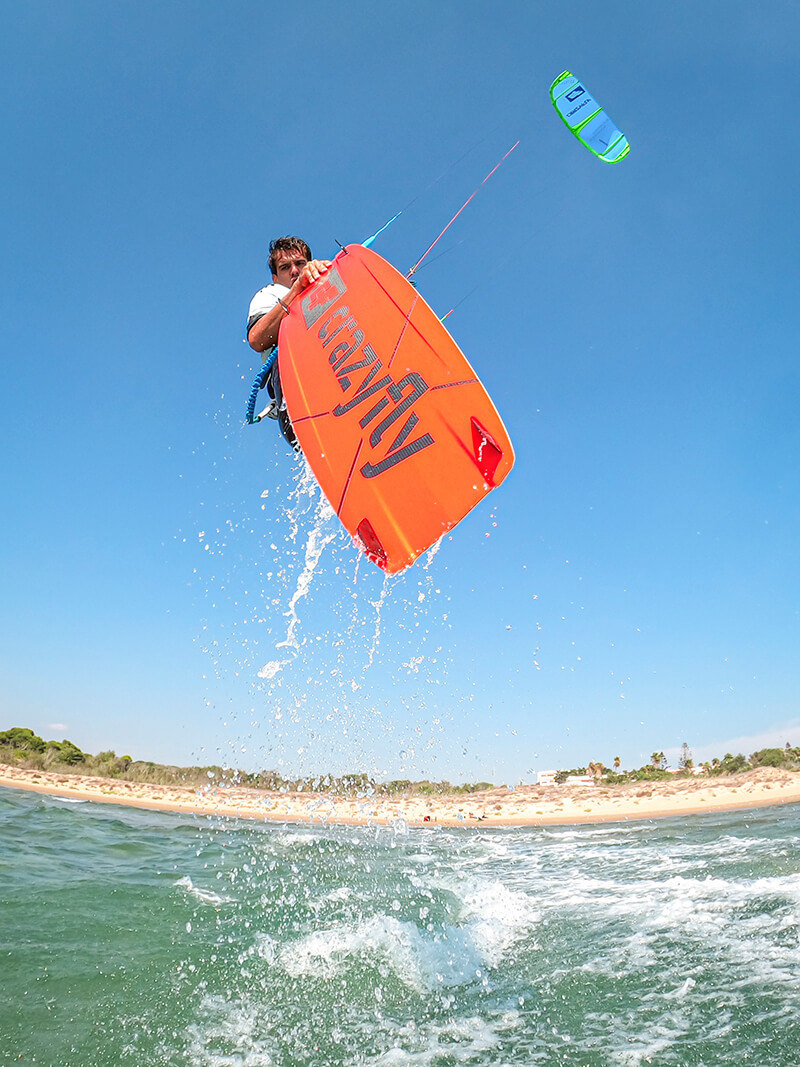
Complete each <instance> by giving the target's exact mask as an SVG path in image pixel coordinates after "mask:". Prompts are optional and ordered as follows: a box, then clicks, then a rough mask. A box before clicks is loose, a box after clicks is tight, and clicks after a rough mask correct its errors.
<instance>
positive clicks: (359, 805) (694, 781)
mask: <svg viewBox="0 0 800 1067" xmlns="http://www.w3.org/2000/svg"><path fill="white" fill-rule="evenodd" d="M0 786H7V787H10V788H13V789H27V790H33V791H35V792H38V793H46V794H49V795H51V796H58V797H66V798H72V799H74V800H92V801H100V802H104V803H108V804H127V805H131V806H132V807H137V808H149V809H152V810H157V811H174V812H186V813H192V814H197V815H216V816H222V817H227V818H235V819H258V820H261V821H269V822H273V821H274V822H306V823H308V822H310V823H325V822H331V823H342V824H347V825H367V824H370V823H377V824H380V825H388V824H391V823H396V822H398V821H399V820H402V821H403V822H405V823H407V824H408V825H410V826H476V825H481V826H553V825H569V824H574V823H602V822H624V821H626V820H629V819H655V818H667V817H670V816H679V815H689V814H697V813H700V812H706V811H733V810H735V809H737V808H760V807H766V806H768V805H773V804H792V803H800V773H798V774H794V773H792V772H791V771H784V770H778V769H775V768H771V767H765V768H761V769H758V770H752V771H746V772H745V773H743V774H738V775H731V776H728V777H720V778H691V779H678V780H672V781H662V782H634V783H630V784H626V785H616V786H604V785H558V786H555V785H551V786H536V785H520V786H517V787H516V788H514V789H508V788H506V787H505V786H503V787H500V788H497V789H489V790H485V791H484V792H481V793H472V794H469V795H455V796H435V797H427V796H409V797H402V796H395V797H391V798H385V797H367V798H356V797H344V796H332V795H330V794H324V793H302V792H300V793H269V792H265V791H262V790H256V789H246V788H243V787H219V786H216V787H209V788H207V789H206V790H202V791H198V790H196V789H192V788H188V787H184V786H174V785H163V786H157V785H149V784H146V783H141V782H126V781H120V780H118V779H111V778H90V777H82V776H80V775H76V774H58V773H53V772H49V771H37V770H24V769H21V768H17V767H11V766H7V765H5V764H0Z"/></svg>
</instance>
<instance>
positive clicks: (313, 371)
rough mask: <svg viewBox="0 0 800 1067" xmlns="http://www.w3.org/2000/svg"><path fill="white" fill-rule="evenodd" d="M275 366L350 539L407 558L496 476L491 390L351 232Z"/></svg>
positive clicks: (500, 448) (383, 561) (291, 327)
mask: <svg viewBox="0 0 800 1067" xmlns="http://www.w3.org/2000/svg"><path fill="white" fill-rule="evenodd" d="M279 349H280V357H279V361H280V374H281V385H282V388H283V393H284V396H285V398H286V406H287V408H288V411H289V415H290V417H291V420H292V426H293V427H294V431H295V433H296V435H297V439H298V442H299V444H300V447H301V448H302V450H303V454H304V455H305V457H306V459H307V460H308V463H309V465H310V466H311V469H312V471H313V472H314V475H315V477H316V478H317V480H318V482H319V484H320V486H321V487H322V491H323V492H324V494H325V496H326V497H327V499H328V501H329V502H330V504H331V506H332V507H333V509H334V510H335V511H336V514H337V515H338V516H339V518H340V519H341V521H342V522H343V523H344V525H345V527H346V528H347V530H348V531H349V532H350V534H351V535H352V536H353V538H354V539H355V541H356V542H357V544H358V545H359V546H360V547H361V548H362V549H363V551H364V552H365V553H366V554H367V556H369V558H370V559H371V560H372V561H373V562H374V563H376V564H377V565H378V566H379V567H382V568H383V569H384V570H386V571H389V572H390V573H394V572H395V571H400V570H403V569H404V568H405V567H408V566H409V565H410V564H412V563H413V562H414V560H415V559H417V557H418V556H420V555H421V554H422V553H423V552H424V551H425V550H426V549H428V548H430V547H431V545H433V544H435V542H436V541H438V539H439V538H440V537H441V536H442V535H443V534H444V533H446V532H447V531H448V530H451V529H452V528H453V527H454V526H455V525H456V523H458V522H460V521H461V519H463V518H464V516H465V515H466V514H467V513H468V512H469V511H471V510H472V508H474V507H475V505H476V504H477V503H478V502H479V501H480V500H481V499H482V498H483V497H484V496H486V494H487V493H489V492H491V490H492V489H494V488H495V487H496V486H498V485H499V484H500V483H501V482H502V481H503V479H504V478H505V477H506V475H507V474H508V472H509V471H510V470H511V468H512V466H513V464H514V450H513V448H512V446H511V441H510V440H509V437H508V434H507V433H506V429H505V427H504V426H503V423H502V420H501V418H500V416H499V415H498V413H497V410H496V409H495V406H494V404H493V403H492V401H491V399H490V397H489V395H488V393H487V392H486V390H485V389H484V387H483V386H482V385H481V383H480V382H479V381H478V379H477V377H476V375H475V372H474V371H473V369H472V367H470V365H469V363H468V362H467V360H466V359H465V357H464V355H463V354H462V352H461V351H460V349H459V348H458V346H457V345H456V343H455V341H454V340H453V339H452V337H451V336H450V334H449V333H448V332H447V330H446V329H445V327H444V326H443V325H442V323H441V322H440V321H439V319H438V318H437V316H436V315H435V313H434V312H433V311H432V310H431V308H430V307H428V305H427V304H426V303H425V301H424V300H423V299H422V297H421V296H420V295H419V293H418V292H417V290H416V289H415V288H414V287H413V286H412V285H411V284H410V283H409V282H408V281H406V279H405V278H404V277H403V275H402V274H400V273H399V272H398V271H396V270H395V269H394V267H393V266H391V264H389V263H387V262H386V260H385V259H382V258H381V257H380V256H379V255H377V253H375V252H373V251H371V250H370V249H368V248H364V247H363V246H361V245H348V247H347V248H345V249H343V250H342V251H341V252H340V253H339V255H337V257H336V259H335V260H334V261H333V265H332V266H331V267H330V268H329V269H328V271H327V272H326V273H325V274H324V275H323V276H322V277H321V278H320V279H319V280H318V281H317V282H315V283H314V284H313V285H312V286H310V287H309V288H308V289H307V290H306V292H305V293H304V294H303V296H301V297H300V298H299V299H297V300H296V301H295V302H294V303H293V304H292V305H291V309H290V311H289V314H288V315H286V316H285V318H284V319H283V322H282V323H281V328H280V336H279Z"/></svg>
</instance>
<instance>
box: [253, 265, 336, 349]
mask: <svg viewBox="0 0 800 1067" xmlns="http://www.w3.org/2000/svg"><path fill="white" fill-rule="evenodd" d="M330 265H331V260H329V259H312V260H311V261H310V262H309V263H306V265H305V266H304V267H303V270H302V271H301V273H300V275H299V277H298V278H297V280H296V281H295V282H294V284H293V285H292V287H291V289H290V290H289V292H288V293H287V294H286V296H284V297H282V299H281V301H280V302H279V303H277V304H276V305H275V307H274V308H273V309H272V310H271V311H268V312H267V313H266V315H262V316H261V318H260V319H258V320H257V321H256V322H254V323H253V325H252V326H251V327H250V329H249V330H248V331H247V343H248V344H249V345H250V347H251V348H252V349H254V350H255V351H256V352H265V351H266V350H267V349H268V348H273V347H274V346H275V345H276V344H277V343H278V332H279V331H280V327H281V322H282V321H283V318H284V316H285V314H286V308H288V307H289V305H290V304H291V303H292V301H294V300H296V299H297V297H298V296H299V295H300V294H301V293H302V292H303V290H304V289H307V288H308V286H309V285H313V284H314V282H315V281H316V280H317V279H318V278H320V277H321V276H322V275H323V274H324V273H325V271H326V270H327V269H328V267H329V266H330Z"/></svg>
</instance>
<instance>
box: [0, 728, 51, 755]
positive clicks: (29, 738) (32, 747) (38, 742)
mask: <svg viewBox="0 0 800 1067" xmlns="http://www.w3.org/2000/svg"><path fill="white" fill-rule="evenodd" d="M0 745H8V746H9V748H26V749H28V751H29V752H44V750H45V748H46V745H45V742H44V741H43V740H42V738H41V737H39V736H38V734H35V733H34V732H33V730H29V729H27V727H24V726H14V727H13V728H12V729H11V730H3V732H2V733H0Z"/></svg>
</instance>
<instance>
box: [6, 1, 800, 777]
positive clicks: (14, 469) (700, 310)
mask: <svg viewBox="0 0 800 1067" xmlns="http://www.w3.org/2000/svg"><path fill="white" fill-rule="evenodd" d="M799 39H800V5H798V4H797V3H795V2H793V0H770V3H769V4H765V5H756V4H754V3H751V2H750V0H704V2H702V3H700V2H695V0H692V2H686V0H676V2H672V3H669V4H666V3H663V4H656V3H640V2H638V0H605V2H603V3H594V4H587V3H586V2H585V0H583V2H580V3H578V2H573V0H557V2H556V0H519V2H505V3H503V2H501V3H497V4H493V5H487V4H485V3H483V2H477V0H476V2H473V0H459V2H456V0H441V2H439V3H437V4H432V3H430V2H429V0H410V2H406V3H403V4H397V5H389V4H374V3H366V2H358V3H348V2H343V3H340V4H329V3H322V2H320V0H309V2H305V3H303V4H296V5H288V4H284V5H278V4H274V3H266V2H261V3H257V2H250V0H237V2H232V3H225V4H222V3H210V2H206V0H192V2H176V3H162V2H158V3H154V2H147V0H145V2H142V0H136V2H135V3H134V2H127V0H123V2H120V3H116V4H113V5H109V4H107V3H100V2H87V0H76V2H74V3H70V4H60V3H52V2H51V3H44V2H36V0H32V2H27V3H25V4H18V5H6V6H5V7H4V10H3V15H2V33H0V85H2V107H0V114H1V115H2V120H1V121H2V126H3V145H4V162H3V197H2V205H3V216H4V217H3V226H2V239H3V245H4V249H5V254H4V262H5V268H6V269H5V272H4V273H5V281H4V284H3V286H2V288H0V321H1V322H2V348H3V368H4V370H3V374H4V388H3V398H4V403H3V419H2V423H1V424H0V433H2V438H3V444H4V462H3V466H2V482H3V486H2V499H3V511H4V521H3V523H2V527H1V528H0V544H1V545H2V560H3V580H2V628H3V640H2V642H0V667H1V668H2V677H3V684H2V721H0V727H10V726H12V725H29V726H32V727H33V728H34V729H36V730H37V731H38V732H40V733H42V734H44V735H45V736H47V737H52V736H55V737H62V736H69V737H70V738H71V739H72V740H73V741H75V742H76V743H77V744H79V745H80V746H81V747H83V748H85V749H87V750H89V751H93V752H96V751H98V750H100V749H104V748H114V749H116V750H117V752H118V753H122V752H129V753H130V754H132V755H133V756H134V757H137V758H143V757H149V758H154V759H157V760H161V761H175V762H179V763H190V762H198V761H203V762H205V761H209V762H211V761H214V762H217V761H220V760H223V761H226V762H230V763H233V764H237V765H244V766H247V767H258V766H269V767H274V766H280V767H282V768H283V769H285V770H287V771H291V772H292V773H295V772H298V773H299V772H302V773H311V772H314V771H320V770H327V769H331V770H335V771H344V770H352V769H363V770H367V771H369V772H370V773H375V774H378V775H380V776H387V775H389V776H398V775H400V776H410V777H422V776H425V775H429V774H430V775H433V776H435V777H450V778H453V779H459V780H463V779H469V780H474V779H477V778H488V779H490V780H493V781H512V780H519V779H521V778H529V777H530V776H531V774H532V773H533V772H534V771H535V770H536V769H543V768H546V767H553V766H576V765H581V764H584V763H585V762H586V761H587V760H589V759H602V760H604V761H605V762H606V763H610V762H611V760H612V759H613V758H614V756H615V755H620V756H621V757H622V760H623V764H625V765H626V766H630V765H639V764H640V763H642V762H644V761H645V760H646V759H647V758H648V757H649V755H650V753H651V752H652V751H653V750H654V749H664V750H666V751H668V752H673V753H674V751H675V750H677V748H678V747H679V746H680V744H681V743H682V742H683V741H687V742H688V743H689V744H690V746H691V747H692V749H693V752H694V756H695V759H701V758H704V757H707V756H710V755H713V754H719V755H721V754H723V753H724V751H725V750H726V749H732V750H734V751H738V750H740V749H741V750H744V751H752V750H753V749H754V748H757V747H760V746H761V745H762V744H766V743H778V744H783V743H784V742H785V741H787V740H789V741H791V742H792V743H794V744H800V712H799V711H798V704H797V695H798V670H797V663H798V636H799V635H798V630H799V629H800V628H799V627H798V608H800V592H799V590H798V562H797V551H798V550H797V546H798V543H800V521H799V516H798V503H797V500H798V488H799V486H798V481H799V479H798V468H799V467H800V464H799V463H798V418H797V406H798V358H797V352H798V343H797V334H798V312H797V307H798V297H797V293H798V290H799V289H800V286H799V285H798V281H799V279H798V255H797V250H798V247H800V213H799V212H798V211H797V207H796V201H797V185H798V175H799V174H800V146H799V145H798V140H797V138H796V136H794V132H793V126H792V117H793V114H794V109H793V98H794V92H795V83H796V73H797V41H798V40H799ZM565 68H569V69H571V70H573V71H575V72H576V73H577V74H578V75H579V76H580V77H582V78H583V79H585V81H586V84H587V85H588V87H589V89H590V90H591V91H592V92H593V93H594V94H595V95H596V96H597V98H598V99H599V100H600V101H601V103H603V104H604V106H605V107H606V108H607V110H608V112H609V113H610V115H611V116H612V118H613V119H614V120H615V121H616V122H617V123H618V124H619V125H620V126H621V127H622V128H623V129H624V131H625V132H626V134H627V135H628V138H629V140H630V142H631V145H632V151H631V154H630V156H629V157H628V158H627V159H626V160H625V161H623V163H621V164H619V165H617V166H607V165H604V164H603V163H600V162H599V161H597V160H595V159H594V158H593V157H592V156H591V155H590V154H589V153H588V152H586V150H585V149H583V148H582V147H581V146H580V145H579V144H578V143H577V142H576V141H575V140H574V139H573V138H572V137H571V135H570V134H569V133H568V131H567V130H566V129H565V128H564V127H563V125H562V124H561V122H560V120H559V119H558V118H557V116H556V115H555V113H554V111H553V110H552V107H551V105H550V102H549V97H548V87H549V85H550V82H551V81H552V80H553V79H554V78H555V77H556V76H557V75H558V74H559V73H560V72H561V71H562V70H563V69H565ZM517 138H520V139H521V144H520V146H519V148H518V149H517V150H516V151H515V152H514V153H513V154H512V156H511V157H510V158H509V159H508V160H507V161H506V163H505V164H504V165H503V167H502V168H501V169H500V171H498V173H497V174H496V175H495V176H494V178H492V180H491V182H490V183H489V184H487V185H486V186H485V187H484V188H483V189H482V191H481V193H480V195H479V196H478V197H477V198H476V199H475V200H474V201H473V203H472V204H471V205H470V207H469V208H468V209H467V211H465V213H464V214H463V215H462V216H461V218H460V219H459V220H458V222H457V223H456V224H455V225H454V226H453V227H452V228H451V230H450V231H449V232H448V234H447V236H446V238H444V239H443V240H442V241H441V242H440V243H439V245H438V246H437V249H436V252H435V253H433V254H432V255H431V256H430V257H429V258H428V260H427V261H426V263H425V266H424V268H423V269H422V270H421V271H420V273H419V275H418V283H419V287H420V291H421V292H422V293H423V295H424V296H425V297H426V299H427V300H428V302H429V303H430V304H431V305H432V306H433V307H434V308H435V309H436V310H438V311H439V312H440V313H441V314H444V312H446V311H447V310H449V309H450V308H451V307H453V306H454V305H457V307H456V311H455V313H454V314H453V315H452V316H451V317H450V318H449V319H448V325H449V326H450V328H451V331H452V333H453V334H454V336H455V338H456V340H457V341H458V342H459V344H460V345H461V347H462V348H463V350H464V351H465V353H466V355H467V357H468V358H469V359H470V361H471V362H472V363H473V365H474V366H475V367H476V369H477V370H478V372H479V374H480V375H481V377H482V378H483V380H484V381H485V383H486V385H487V387H488V389H489V391H490V393H491V394H492V396H493V398H494V399H495V402H496V404H497V406H498V408H499V410H500V412H501V414H502V415H503V417H504V419H505V421H506V424H507V426H508V428H509V431H510V433H511V437H512V440H513V441H514V444H515V447H516V451H517V464H516V467H515V469H514V471H513V472H512V474H511V476H510V477H509V479H508V480H507V482H506V483H505V484H504V485H503V486H502V487H501V488H500V489H499V490H498V491H497V492H495V493H494V494H493V495H492V496H491V497H490V498H489V499H488V500H487V501H486V502H485V503H484V504H483V505H482V506H481V507H480V508H478V509H477V510H476V511H475V512H473V514H472V515H471V516H470V517H469V518H468V519H467V520H465V521H464V522H463V523H462V524H461V525H460V526H459V528H458V529H457V530H456V531H455V532H454V534H453V535H452V537H450V538H449V539H447V540H446V541H445V542H444V543H443V545H442V547H441V549H440V550H439V552H438V553H436V555H435V556H434V557H433V558H432V559H431V560H428V561H427V562H423V563H421V564H418V565H417V566H416V567H414V568H413V569H412V570H411V571H410V572H408V573H407V574H406V575H405V576H402V577H401V578H399V579H397V580H394V581H388V582H385V581H384V579H383V576H382V575H381V574H380V572H378V571H377V570H376V569H374V568H372V567H371V566H370V565H368V564H366V563H364V562H361V563H359V562H358V560H357V554H356V552H355V550H354V549H353V548H352V546H351V545H350V544H349V543H348V542H347V540H346V539H345V537H344V535H343V534H342V533H341V532H340V531H339V529H338V527H337V524H336V522H335V521H332V522H331V521H328V522H322V521H319V520H318V519H315V517H314V509H315V502H314V498H313V496H309V495H308V494H307V493H304V492H303V491H302V489H298V483H299V477H300V470H299V467H298V465H297V463H295V462H294V461H293V460H292V459H291V457H290V456H288V455H287V452H286V449H285V447H284V446H283V444H282V441H281V439H280V438H279V436H278V435H277V434H276V432H275V431H274V427H273V426H272V425H271V424H270V425H261V426H257V427H252V428H250V427H244V426H243V411H244V403H245V400H246V396H247V392H248V390H249V386H250V382H251V379H252V376H253V374H254V372H255V370H256V369H257V359H256V358H255V356H254V354H253V353H252V352H250V350H249V349H248V348H247V347H246V346H245V345H244V344H243V342H242V338H243V334H244V329H243V325H244V318H245V314H246V310H247V304H248V302H249V299H250V297H251V296H252V294H253V293H254V292H255V290H257V289H258V288H259V287H260V286H261V285H262V284H264V283H265V280H266V269H265V262H264V261H265V250H266V245H267V242H268V240H269V238H270V237H272V236H274V235H276V234H280V233H295V232H297V233H300V234H302V235H304V236H305V237H306V238H307V239H308V240H309V242H310V243H311V245H312V247H313V249H314V251H315V253H316V254H317V255H330V254H332V253H333V252H334V251H335V248H336V241H337V240H338V241H341V242H343V243H347V242H350V241H358V240H362V239H364V238H365V237H366V236H368V235H369V234H370V233H372V232H373V231H374V230H376V229H377V228H378V227H379V226H380V225H381V224H382V223H383V222H384V221H386V219H387V218H389V216H390V215H392V214H393V213H394V212H395V211H397V210H398V209H400V208H406V210H405V211H404V214H403V215H402V216H401V218H400V219H399V220H398V221H397V222H396V223H395V224H394V226H393V227H392V228H391V229H390V230H389V231H387V233H386V234H385V235H384V237H383V238H381V240H380V241H379V243H378V244H377V245H376V250H377V251H379V252H380V253H381V254H382V255H384V256H385V257H386V258H388V259H389V260H391V261H392V262H393V263H394V264H395V265H396V266H397V267H398V268H399V269H401V270H406V269H408V267H409V266H410V265H411V263H413V262H414V261H415V260H416V259H417V258H418V257H419V255H420V254H421V253H422V251H423V250H424V249H425V248H426V247H427V245H428V244H429V243H430V241H431V240H432V239H433V238H434V237H435V236H436V234H437V233H438V232H439V230H440V229H441V228H442V226H443V225H444V224H445V223H446V222H447V220H448V219H449V218H450V216H451V215H452V214H453V212H454V211H455V210H456V209H457V208H458V207H459V206H460V204H461V203H462V202H463V201H464V200H465V199H466V197H467V196H468V195H469V193H470V192H472V190H473V189H474V188H475V186H476V185H477V184H478V183H479V182H480V181H481V179H482V178H483V177H484V175H485V174H486V173H487V172H488V171H489V170H490V169H491V167H492V166H493V165H494V164H495V163H496V162H497V160H498V159H499V158H500V157H501V156H502V155H503V153H504V152H505V151H506V150H507V149H508V148H509V147H510V146H511V144H513V143H514V141H516V140H517ZM440 253H443V254H440ZM264 493H266V494H267V495H266V496H262V494H264ZM316 536H319V537H322V538H331V540H330V542H329V543H328V544H327V545H326V547H325V548H324V550H323V551H322V554H321V556H320V559H319V562H318V564H317V566H316V569H315V571H314V574H313V580H312V582H311V586H310V589H309V591H308V595H306V596H304V597H302V598H300V599H299V600H297V603H296V613H297V617H298V621H297V624H296V627H295V629H294V631H293V633H294V637H295V638H296V643H297V646H298V647H297V648H295V649H287V648H279V647H278V648H276V646H277V645H279V643H280V642H281V641H282V640H285V638H286V636H287V632H288V627H289V622H290V620H289V618H287V616H286V612H287V611H289V610H290V603H291V598H292V596H293V594H294V593H295V592H297V591H298V589H299V585H298V583H299V582H300V581H301V577H302V572H303V564H304V557H305V550H306V545H307V542H308V539H309V537H312V538H313V537H316ZM270 663H272V664H279V667H273V668H270V669H268V670H267V671H266V672H265V671H264V669H263V668H264V667H265V665H267V664H270ZM259 672H260V673H261V675H262V676H261V677H260V676H259ZM270 674H272V676H271V677H269V675H270ZM674 761H675V760H674V756H673V763H674Z"/></svg>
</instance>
